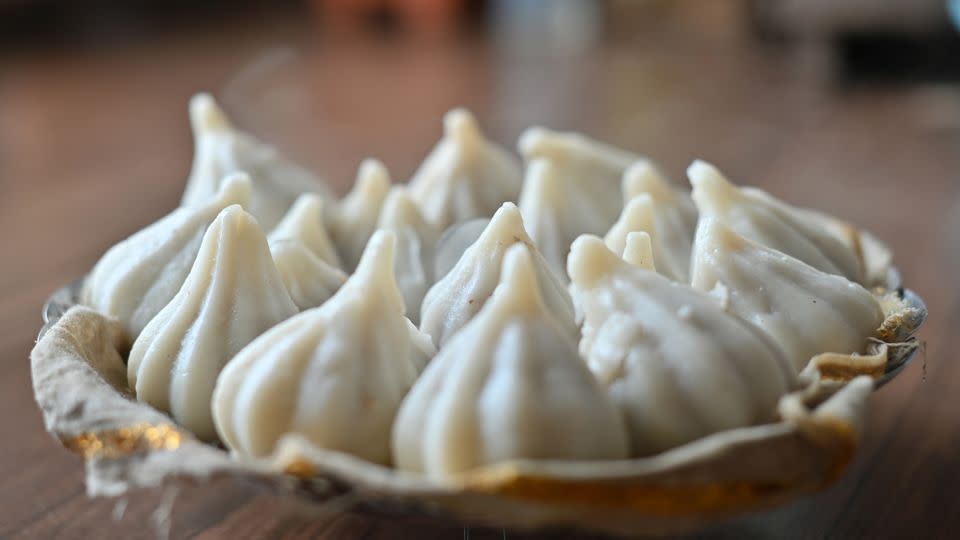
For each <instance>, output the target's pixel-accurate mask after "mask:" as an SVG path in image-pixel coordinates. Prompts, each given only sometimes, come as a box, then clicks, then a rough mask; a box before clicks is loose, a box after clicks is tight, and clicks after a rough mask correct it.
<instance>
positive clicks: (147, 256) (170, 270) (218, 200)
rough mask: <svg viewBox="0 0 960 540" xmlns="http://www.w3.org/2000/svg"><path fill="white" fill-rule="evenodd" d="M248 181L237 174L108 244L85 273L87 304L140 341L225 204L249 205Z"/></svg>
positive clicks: (177, 286) (176, 287) (180, 282)
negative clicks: (199, 197) (211, 193)
mask: <svg viewBox="0 0 960 540" xmlns="http://www.w3.org/2000/svg"><path fill="white" fill-rule="evenodd" d="M250 189H251V188H250V180H249V178H247V176H246V175H243V174H237V175H233V176H231V177H229V178H227V179H225V180H224V182H223V185H222V187H221V188H220V192H219V193H217V194H216V196H213V197H210V198H209V199H208V200H207V201H206V202H204V203H203V204H198V205H196V206H188V207H180V208H177V209H176V210H174V211H173V212H171V213H170V214H168V215H166V216H165V217H163V218H161V219H160V220H158V221H156V222H155V223H153V224H151V225H148V226H147V227H146V228H144V229H143V230H141V231H139V232H137V233H136V234H134V235H133V236H131V237H130V238H128V239H126V240H124V241H122V242H120V243H119V244H117V245H115V246H113V247H112V248H110V250H109V251H107V253H106V254H104V256H103V257H101V258H100V261H99V262H97V264H96V266H94V267H93V270H92V271H91V272H90V275H89V276H87V279H86V281H85V282H84V288H83V291H82V293H81V300H82V302H83V303H84V304H86V305H88V306H90V307H92V308H94V309H96V310H97V311H99V312H100V313H103V314H104V315H109V316H111V317H115V318H117V319H119V320H120V322H121V323H122V324H123V325H124V327H125V328H126V330H127V333H128V334H129V335H130V338H131V339H136V337H137V336H139V335H140V332H141V331H142V330H143V327H144V326H146V325H147V323H148V322H150V319H152V318H153V317H155V316H156V314H157V313H159V312H160V310H161V309H163V307H164V306H166V305H167V303H168V302H170V299H172V298H173V297H174V295H176V294H177V291H179V290H180V287H181V286H182V285H183V282H184V280H185V279H186V278H187V274H188V273H189V272H190V268H191V267H192V266H193V261H194V260H195V259H196V258H197V252H198V251H199V250H200V241H201V240H202V239H203V234H204V232H205V231H206V230H207V227H208V226H209V225H210V223H212V222H213V220H214V219H215V218H216V217H217V214H219V213H220V211H221V210H223V209H224V208H226V207H228V206H230V205H233V204H247V202H248V201H249V199H250Z"/></svg>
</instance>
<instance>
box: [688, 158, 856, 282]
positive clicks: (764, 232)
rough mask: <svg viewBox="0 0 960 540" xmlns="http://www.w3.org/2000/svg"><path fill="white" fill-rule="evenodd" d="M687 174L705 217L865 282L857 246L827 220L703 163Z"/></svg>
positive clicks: (849, 277)
mask: <svg viewBox="0 0 960 540" xmlns="http://www.w3.org/2000/svg"><path fill="white" fill-rule="evenodd" d="M687 176H689V177H690V183H691V184H692V185H693V200H694V202H695V203H696V205H697V209H698V210H699V211H700V215H701V216H702V217H703V218H706V219H711V218H714V219H719V220H721V221H723V222H724V223H726V224H727V225H728V226H729V227H730V228H731V229H733V230H734V231H736V232H737V233H738V234H741V235H743V236H745V237H747V238H749V239H750V240H753V241H754V242H759V243H760V244H763V245H765V246H767V247H769V248H773V249H775V250H777V251H782V252H783V253H786V254H787V255H790V256H791V257H795V258H797V259H800V260H801V261H803V262H805V263H807V264H809V265H810V266H812V267H814V268H816V269H818V270H822V271H824V272H828V273H831V274H837V275H841V276H845V277H846V278H847V279H851V280H853V281H857V282H859V281H861V280H862V278H863V273H864V271H863V268H862V267H861V266H862V265H861V262H860V258H859V256H858V254H857V252H856V251H855V249H854V247H853V246H852V245H851V244H847V243H844V242H843V241H841V240H840V239H838V238H837V236H836V235H835V234H834V233H833V232H831V231H830V230H828V229H827V228H826V227H824V224H823V223H822V222H818V221H817V220H814V219H811V218H810V216H809V215H808V214H807V213H806V211H805V210H802V209H798V208H793V207H791V206H789V205H787V204H786V203H784V202H782V201H779V200H777V199H775V198H773V197H772V196H770V195H769V194H767V193H766V192H764V191H761V190H759V189H753V188H738V187H737V186H735V185H733V184H732V183H730V181H729V180H727V178H726V177H724V176H723V174H722V173H721V172H720V171H719V170H717V168H716V167H714V166H713V165H710V164H708V163H705V162H703V161H695V162H694V163H693V164H692V165H690V167H689V168H688V169H687Z"/></svg>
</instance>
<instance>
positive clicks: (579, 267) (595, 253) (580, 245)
mask: <svg viewBox="0 0 960 540" xmlns="http://www.w3.org/2000/svg"><path fill="white" fill-rule="evenodd" d="M623 264H624V262H623V260H622V259H621V258H620V257H619V256H617V255H616V254H615V253H613V252H612V251H610V249H608V248H607V246H606V245H605V244H604V243H603V240H601V239H600V238H599V237H597V236H594V235H592V234H582V235H580V237H579V238H577V239H576V240H574V241H573V244H572V245H571V246H570V256H569V257H568V258H567V274H569V275H570V280H571V281H572V282H573V284H574V285H576V286H578V287H591V286H593V285H594V284H596V283H597V282H598V281H600V280H601V279H603V278H604V277H606V276H608V275H609V274H610V273H611V272H613V271H614V270H615V269H617V268H619V267H620V266H621V265H623Z"/></svg>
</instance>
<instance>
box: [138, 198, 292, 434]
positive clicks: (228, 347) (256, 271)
mask: <svg viewBox="0 0 960 540" xmlns="http://www.w3.org/2000/svg"><path fill="white" fill-rule="evenodd" d="M297 312H298V309H297V306H296V305H295V304H294V303H293V300H291V299H290V295H289V294H288V293H287V291H286V289H285V288H284V286H283V282H282V281H281V279H280V275H279V274H278V273H277V268H276V266H275V265H274V262H273V259H272V258H271V256H270V249H269V247H268V246H267V238H266V236H265V235H264V233H263V231H262V230H261V229H260V226H259V225H258V224H257V222H256V220H254V219H253V217H252V216H251V215H250V214H248V213H246V212H245V211H244V210H243V209H242V208H240V206H231V207H228V208H227V209H225V210H223V211H222V212H221V213H220V215H219V216H217V218H216V220H214V222H213V223H212V224H211V225H210V227H209V228H208V229H207V231H206V233H205V234H204V236H203V241H202V243H201V245H200V252H199V253H198V255H197V258H196V261H195V262H194V264H193V267H192V268H191V270H190V274H189V275H188V276H187V279H186V281H185V282H184V283H183V287H181V289H180V291H179V292H177V294H176V296H174V297H173V299H172V300H171V301H170V303H169V304H167V305H166V307H164V308H163V310H161V311H160V313H158V314H157V316H156V317H154V318H153V319H152V320H151V321H150V323H149V324H147V326H146V328H144V329H143V332H142V333H141V334H140V337H138V338H137V340H136V341H135V342H134V344H133V349H132V350H131V351H130V359H129V361H128V364H127V376H128V379H129V383H130V387H131V388H133V389H135V390H136V394H137V399H139V400H140V401H144V402H146V403H149V404H150V405H152V406H154V407H156V408H157V409H160V410H162V411H167V412H169V413H171V415H172V416H173V418H174V419H175V420H176V421H177V422H178V423H180V424H181V425H183V426H184V427H186V428H187V429H189V430H190V431H192V432H193V433H194V434H196V435H197V436H198V437H199V438H201V439H204V440H215V439H216V432H215V431H214V426H213V419H212V417H211V414H210V396H211V395H212V393H213V387H214V383H215V382H216V379H217V375H218V374H219V373H220V370H221V369H223V366H224V365H226V363H227V362H228V361H229V360H230V359H231V358H233V355H235V354H236V353H237V352H238V351H239V350H240V349H242V348H243V347H244V346H245V345H246V344H247V343H249V342H250V341H252V340H253V339H254V338H255V337H257V336H258V335H260V334H262V333H263V332H264V331H266V330H267V329H268V328H270V327H272V326H273V325H275V324H277V323H279V322H281V321H283V320H285V319H287V318H289V317H291V316H293V315H295V314H296V313H297Z"/></svg>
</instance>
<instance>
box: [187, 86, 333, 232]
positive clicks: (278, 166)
mask: <svg viewBox="0 0 960 540" xmlns="http://www.w3.org/2000/svg"><path fill="white" fill-rule="evenodd" d="M190 124H191V125H192V127H193V137H194V156H193V168H192V169H191V170H190V178H189V180H187V188H186V190H185V191H184V193H183V201H182V204H183V205H184V206H194V205H200V204H204V203H205V202H206V200H207V199H209V198H211V197H213V196H214V195H215V194H216V193H217V191H218V190H219V189H220V184H221V182H222V180H223V179H224V178H225V177H226V175H228V174H230V173H234V172H238V171H242V172H246V173H248V174H249V175H250V178H251V180H252V182H253V192H252V194H251V197H250V203H249V204H248V205H247V206H246V208H247V210H248V211H249V212H250V213H251V214H253V216H254V217H255V218H257V222H259V223H260V226H261V227H263V229H264V230H268V231H269V230H270V229H272V228H273V227H274V226H275V225H276V224H277V223H279V222H280V219H281V218H282V217H283V215H284V213H286V211H287V209H288V208H290V205H292V204H293V202H294V201H295V200H296V198H297V197H298V196H299V195H300V194H301V193H305V192H315V193H321V194H323V195H325V196H326V193H327V190H326V187H325V186H324V184H323V183H322V182H321V181H320V180H319V179H318V178H317V177H316V176H314V175H313V174H311V173H310V172H309V171H307V170H306V169H304V168H303V167H300V166H299V165H297V164H295V163H293V162H291V161H289V160H288V159H286V158H285V157H283V156H282V155H281V154H280V153H279V152H278V151H277V150H276V149H275V148H274V147H272V146H270V145H267V144H264V143H262V142H260V141H258V140H257V139H255V138H253V137H252V136H250V135H249V134H247V133H244V132H242V131H239V130H238V129H236V128H235V127H234V126H233V124H232V123H231V122H230V120H229V119H228V118H227V116H226V115H225V114H224V113H223V111H222V110H221V109H220V107H219V106H218V105H217V103H216V102H215V101H214V99H213V97H211V96H210V95H209V94H197V95H195V96H194V97H193V99H191V100H190Z"/></svg>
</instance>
